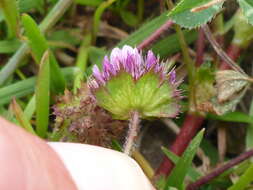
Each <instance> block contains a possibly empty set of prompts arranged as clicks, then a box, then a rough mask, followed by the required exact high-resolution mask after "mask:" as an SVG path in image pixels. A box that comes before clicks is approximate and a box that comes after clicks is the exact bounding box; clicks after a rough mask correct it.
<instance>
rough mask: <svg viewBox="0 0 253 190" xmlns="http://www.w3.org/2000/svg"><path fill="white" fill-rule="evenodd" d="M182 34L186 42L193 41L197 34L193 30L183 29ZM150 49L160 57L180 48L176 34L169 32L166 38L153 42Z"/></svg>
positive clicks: (164, 56)
mask: <svg viewBox="0 0 253 190" xmlns="http://www.w3.org/2000/svg"><path fill="white" fill-rule="evenodd" d="M183 34H184V37H185V40H186V43H187V44H191V43H192V42H194V41H195V40H196V39H197V36H198V35H197V32H196V31H195V30H190V31H189V30H184V31H183ZM151 49H152V51H153V52H154V53H155V54H157V55H159V56H160V58H161V59H163V58H166V57H168V56H169V55H172V54H173V53H176V52H178V51H179V50H181V48H180V44H179V40H178V35H177V34H171V35H169V36H167V37H166V38H164V39H162V40H160V41H158V42H157V43H155V44H154V45H153V46H152V47H151Z"/></svg>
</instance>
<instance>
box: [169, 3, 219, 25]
mask: <svg viewBox="0 0 253 190" xmlns="http://www.w3.org/2000/svg"><path fill="white" fill-rule="evenodd" d="M207 2H209V0H181V1H180V2H179V3H178V4H177V5H176V6H175V7H174V8H173V9H172V10H171V12H170V13H169V14H168V16H169V18H170V19H172V20H173V21H174V22H175V23H177V24H179V25H180V26H182V27H185V28H189V29H191V28H196V27H198V26H201V25H203V24H206V23H207V22H208V21H210V20H211V19H212V18H213V17H214V16H215V14H217V13H218V12H219V11H220V10H221V8H222V4H223V3H219V4H217V5H213V6H211V7H210V8H208V9H205V10H202V11H199V12H191V9H192V8H194V7H197V6H199V5H203V4H205V3H207Z"/></svg>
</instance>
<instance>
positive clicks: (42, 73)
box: [35, 51, 50, 138]
mask: <svg viewBox="0 0 253 190" xmlns="http://www.w3.org/2000/svg"><path fill="white" fill-rule="evenodd" d="M49 57H50V55H49V51H46V52H45V54H44V55H43V57H42V59H41V63H40V70H39V74H38V79H37V85H36V90H35V100H36V132H37V134H38V135H39V136H40V137H42V138H45V137H46V133H47V128H48V122H49V103H50V94H49V93H50V91H49V88H50V63H49Z"/></svg>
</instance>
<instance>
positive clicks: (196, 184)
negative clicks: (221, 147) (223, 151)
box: [186, 149, 253, 190]
mask: <svg viewBox="0 0 253 190" xmlns="http://www.w3.org/2000/svg"><path fill="white" fill-rule="evenodd" d="M251 156H253V149H252V150H249V151H247V152H244V153H242V154H241V155H240V156H238V157H236V158H234V159H232V160H230V161H229V162H228V163H226V164H224V165H223V166H221V167H218V168H216V169H214V170H213V171H212V172H211V173H209V174H208V175H206V176H204V177H201V178H200V179H198V180H197V181H195V182H194V183H191V184H189V185H188V186H187V188H186V190H196V189H199V187H200V186H202V185H204V184H206V183H208V182H209V181H211V180H212V179H214V178H215V177H217V176H219V175H220V174H222V173H223V172H225V171H226V170H228V169H230V168H232V167H233V166H235V165H237V164H239V163H241V162H243V161H244V160H246V159H248V158H250V157H251Z"/></svg>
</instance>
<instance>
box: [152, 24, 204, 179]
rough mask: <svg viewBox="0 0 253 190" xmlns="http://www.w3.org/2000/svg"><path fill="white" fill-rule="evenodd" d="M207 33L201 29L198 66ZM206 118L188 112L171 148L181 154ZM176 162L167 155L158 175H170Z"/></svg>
mask: <svg viewBox="0 0 253 190" xmlns="http://www.w3.org/2000/svg"><path fill="white" fill-rule="evenodd" d="M204 41H205V35H204V32H203V30H202V29H200V30H199V35H198V40H197V43H196V49H197V55H196V66H200V65H201V64H202V63H203V60H204V59H203V56H204V48H205V43H204ZM203 121H204V118H203V117H201V116H196V115H193V114H187V115H186V117H185V120H184V123H183V125H182V127H181V130H180V132H179V134H178V135H177V137H176V140H175V141H174V142H173V144H172V146H171V147H170V150H171V151H172V152H174V153H175V154H177V155H179V156H180V155H181V154H182V153H183V152H184V151H185V149H186V147H187V146H188V144H189V143H190V141H191V140H192V138H193V137H194V136H195V135H196V133H197V131H198V129H199V128H200V127H201V125H202V123H203ZM173 167H174V164H173V163H172V162H171V161H170V160H169V159H168V158H167V157H166V156H165V157H164V159H163V161H162V163H161V165H160V166H159V168H158V169H157V170H156V176H159V175H166V176H167V175H169V173H170V172H171V170H172V169H173Z"/></svg>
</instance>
